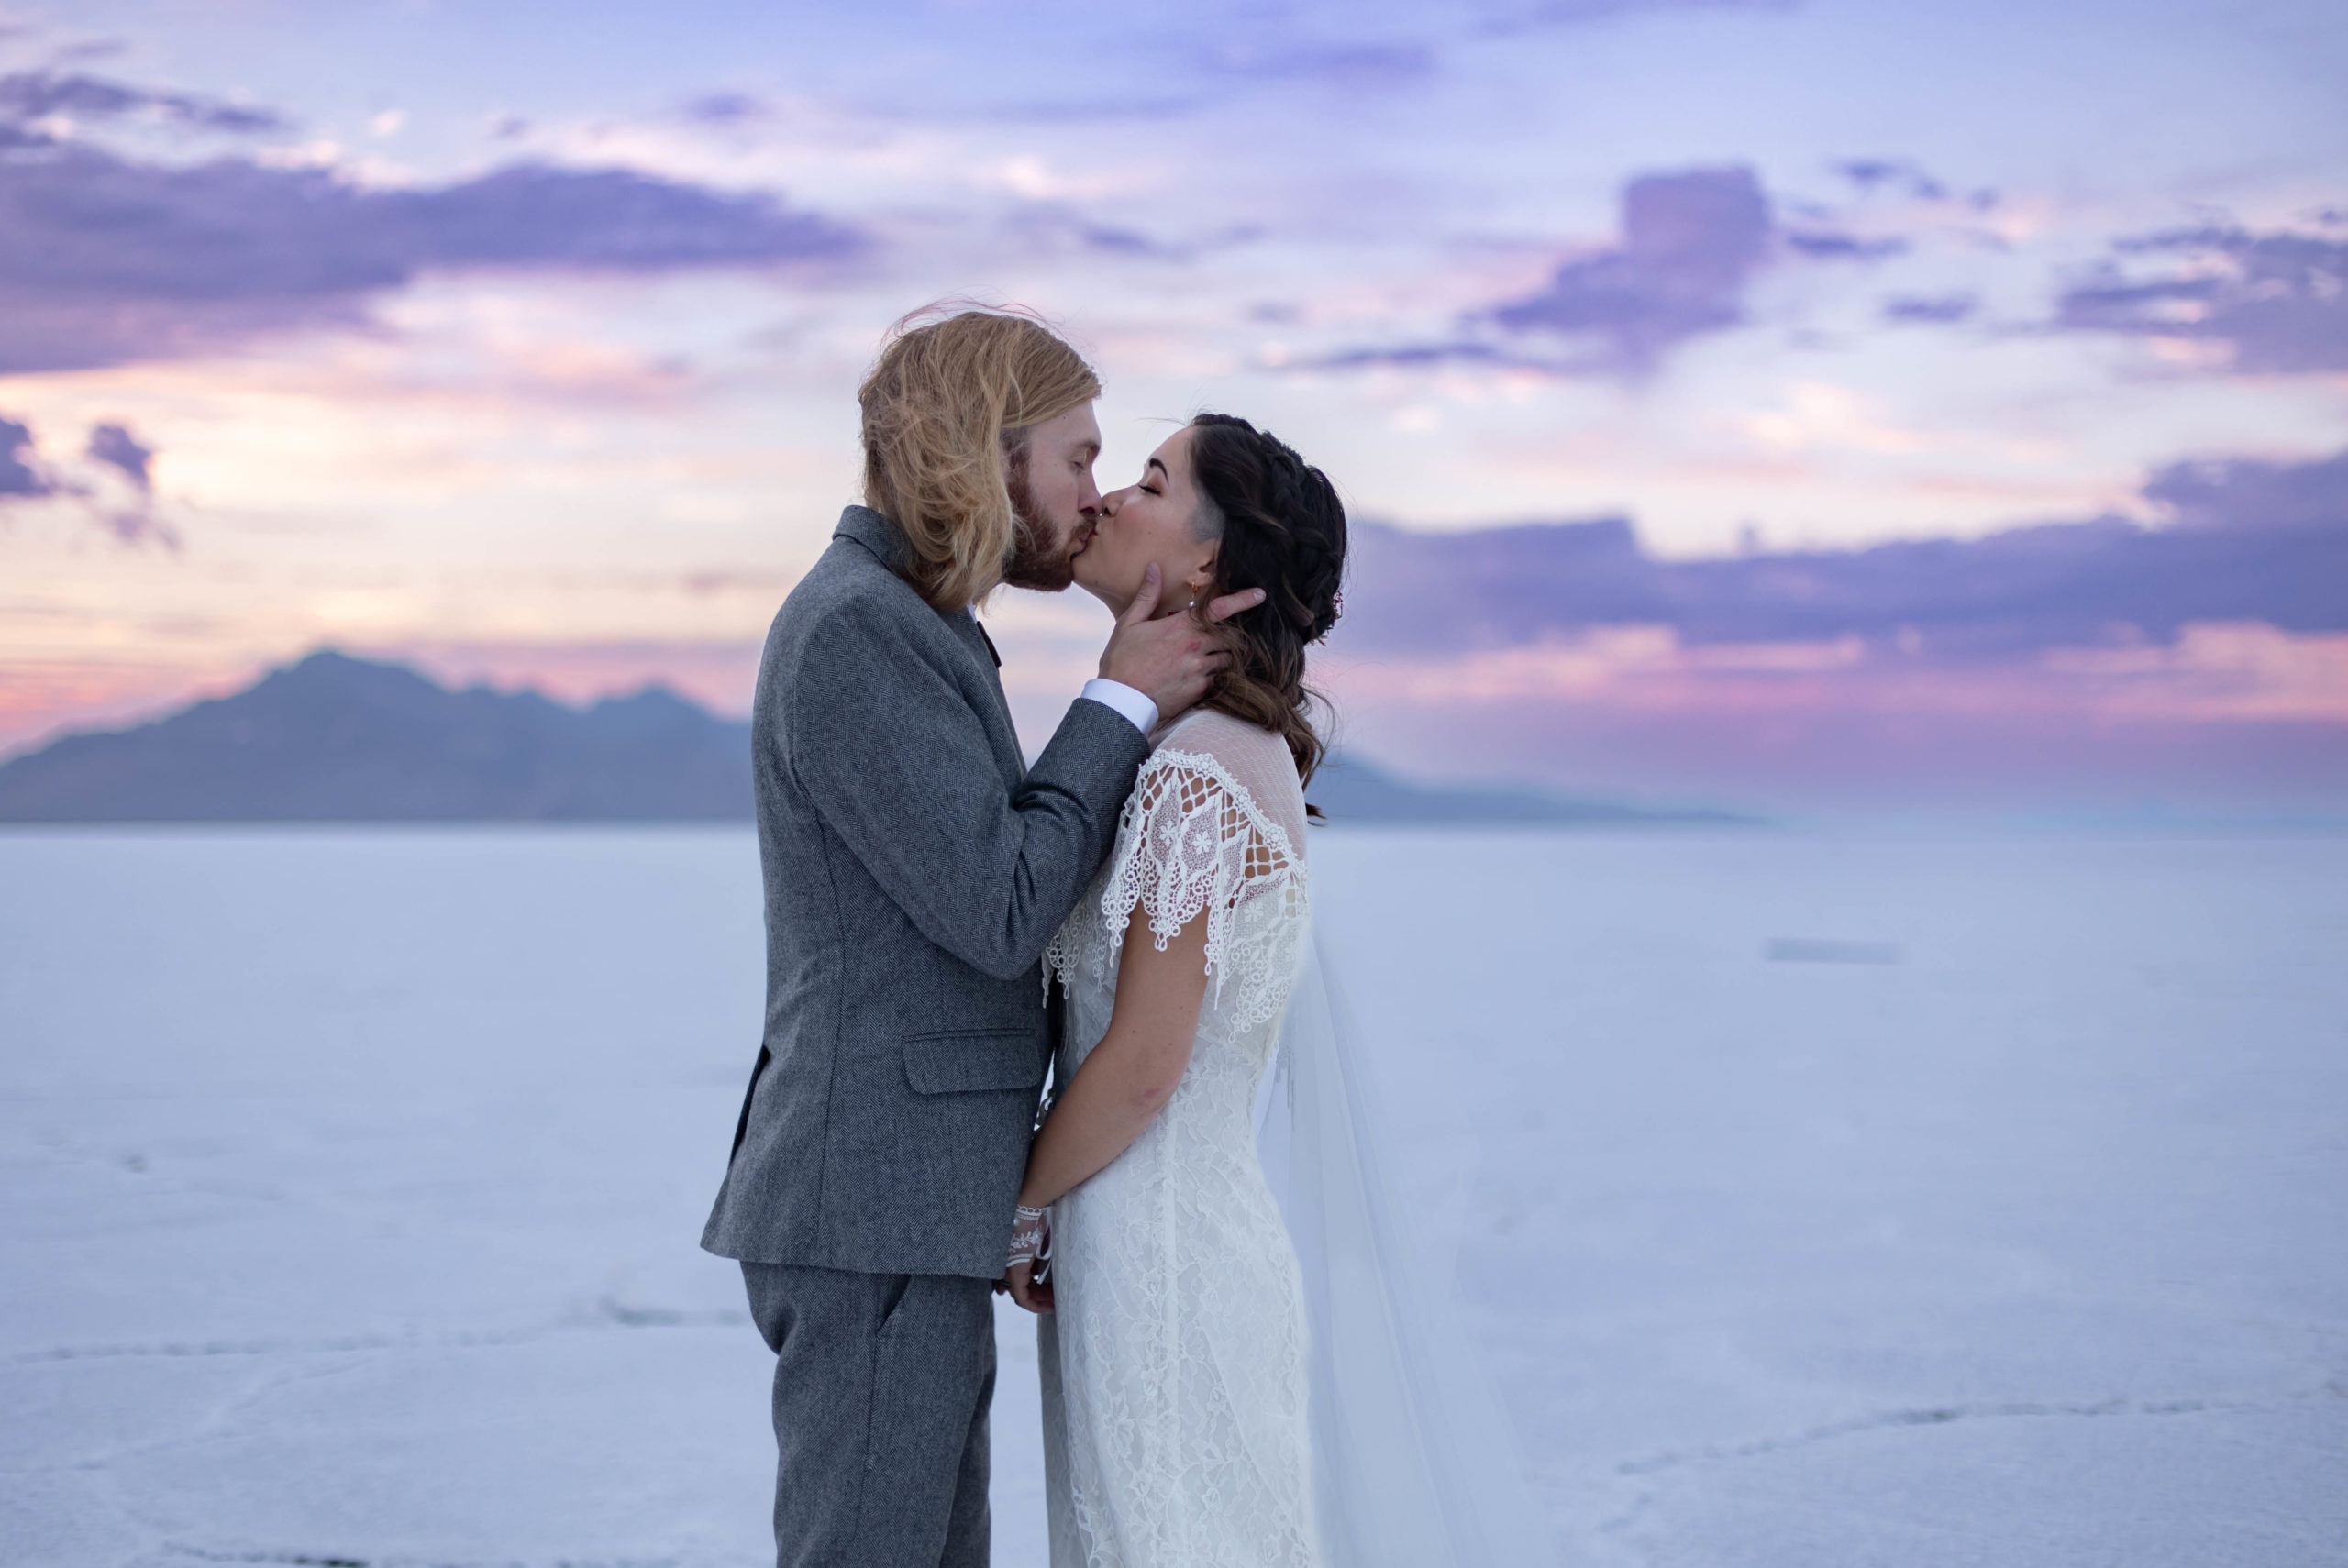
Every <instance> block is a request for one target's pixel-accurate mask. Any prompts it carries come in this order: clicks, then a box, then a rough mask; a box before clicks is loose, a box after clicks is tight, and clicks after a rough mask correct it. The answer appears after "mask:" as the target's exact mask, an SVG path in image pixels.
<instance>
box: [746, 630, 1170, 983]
mask: <svg viewBox="0 0 2348 1568" xmlns="http://www.w3.org/2000/svg"><path fill="white" fill-rule="evenodd" d="M915 630H916V628H915V627H914V626H912V625H908V624H905V623H904V622H903V620H902V619H900V618H899V617H898V616H896V615H894V614H892V613H891V609H890V607H889V606H886V605H884V604H876V603H873V602H869V601H864V602H850V603H847V604H843V605H840V606H838V607H836V609H835V610H834V611H833V612H832V613H830V614H829V615H827V616H826V617H825V620H824V622H823V624H820V625H817V626H815V627H814V628H811V630H810V633H809V637H808V642H807V645H806V655H805V659H804V662H803V664H802V666H801V670H800V679H799V680H798V682H797V683H796V684H795V686H794V688H793V690H792V691H791V692H790V693H789V695H788V697H787V698H786V699H785V700H786V701H787V702H788V703H789V710H788V713H787V723H788V725H789V742H788V744H789V751H790V761H791V767H792V773H793V775H794V777H795V778H796V779H797V781H798V783H799V785H800V787H801V788H802V789H803V790H805V791H806V792H807V795H808V797H809V799H810V800H811V801H813V802H814V807H815V809H816V811H817V812H819V813H821V815H822V817H823V819H824V822H825V824H826V825H827V826H828V827H830V828H831V830H832V831H833V832H834V833H836V834H837V835H838V836H839V837H840V839H841V840H842V841H843V842H845V843H846V845H847V847H848V850H849V852H850V853H852V854H853V855H855V856H856V857H857V859H858V862H859V863H860V864H862V866H863V867H864V868H865V869H866V871H868V872H869V873H870V875H871V877H872V878H873V880H874V881H876V882H878V883H879V884H880V885H881V889H882V890H883V891H885V892H886V893H887V894H888V895H889V897H890V898H891V899H892V900H894V901H895V902H896V904H897V905H898V907H899V908H901V909H903V911H905V914H906V916H907V917H908V918H909V919H911V920H912V922H914V926H915V927H916V928H917V929H918V930H919V931H920V932H921V933H922V934H923V935H924V936H925V937H927V938H928V939H929V940H930V941H932V942H934V943H936V944H937V945H938V946H940V947H942V948H944V949H946V950H947V952H949V953H951V954H953V955H955V956H956V957H958V958H960V959H961V960H963V961H964V962H965V963H968V964H969V965H972V966H975V967H977V968H979V969H981V970H984V971H985V972H986V973H988V974H991V975H995V976H999V977H1003V978H1006V979H1007V978H1011V977H1015V976H1017V975H1019V974H1021V973H1023V972H1024V971H1027V970H1031V969H1033V968H1035V967H1036V965H1037V963H1038V962H1040V961H1041V959H1042V957H1043V953H1044V948H1045V947H1046V945H1047V944H1049V943H1050V941H1051V939H1052V936H1053V934H1054V933H1056V932H1058V930H1059V927H1060V922H1062V921H1064V920H1066V919H1067V918H1068V913H1069V910H1071V909H1073V908H1074V907H1075V906H1076V900H1077V899H1078V897H1079V896H1080V894H1081V893H1082V892H1083V890H1084V889H1085V887H1086V885H1087V884H1088V883H1089V882H1090V881H1091V878H1092V874H1093V872H1094V871H1095V870H1097V869H1098V868H1099V867H1100V865H1101V862H1102V860H1103V859H1105V858H1106V857H1107V856H1108V853H1109V848H1110V846H1111V845H1112V844H1113V842H1114V841H1115V837H1116V831H1117V816H1118V812H1119V810H1120V809H1121V808H1122V806H1123V805H1124V799H1125V796H1126V795H1127V793H1129V792H1130V791H1131V790H1132V789H1133V782H1134V774H1135V769H1137V768H1138V767H1140V765H1141V763H1142V761H1143V759H1144V758H1145V757H1146V756H1148V754H1149V743H1148V741H1147V739H1146V737H1144V736H1143V735H1142V734H1141V733H1140V732H1139V731H1137V730H1136V729H1135V728H1134V726H1133V724H1132V723H1130V722H1129V721H1128V720H1126V719H1124V717H1122V716H1121V715H1119V714H1118V713H1117V712H1114V711H1113V710H1112V709H1110V708H1108V707H1105V706H1103V705H1102V704H1101V703H1099V702H1091V701H1077V702H1076V703H1074V704H1073V705H1071V707H1070V709H1069V715H1068V717H1067V718H1066V719H1065V720H1063V721H1062V722H1061V723H1060V727H1059V730H1058V733H1057V734H1054V735H1053V736H1052V741H1051V744H1050V745H1047V747H1045V749H1044V754H1043V755H1042V756H1040V757H1038V758H1036V765H1035V766H1034V767H1031V768H1030V769H1028V772H1027V776H1026V778H1025V779H1024V781H1023V782H1022V783H1021V784H1020V785H1019V786H1018V788H1017V789H1016V790H1006V789H1005V788H1004V785H1003V778H1002V771H1001V768H1000V765H999V764H998V763H997V762H996V760H995V756H994V752H993V750H992V748H991V746H990V745H989V744H988V740H987V732H986V726H985V723H984V722H983V721H982V720H981V719H980V715H979V713H978V712H977V710H975V709H974V708H973V707H972V706H971V702H970V697H969V693H968V692H967V691H966V690H964V688H963V687H962V685H960V684H959V683H958V681H957V679H955V675H954V672H952V671H951V670H949V669H948V668H945V667H944V666H943V665H941V664H939V663H937V662H936V660H935V657H934V653H933V651H932V650H927V649H925V648H923V647H922V646H919V645H918V644H917V643H916V641H915V639H914V635H913V634H914V631H915Z"/></svg>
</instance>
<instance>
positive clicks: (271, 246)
mask: <svg viewBox="0 0 2348 1568" xmlns="http://www.w3.org/2000/svg"><path fill="white" fill-rule="evenodd" d="M862 244H863V240H862V237H860V236H859V235H858V233H857V232H855V231H854V230H851V229H848V228H847V227H844V226H840V225H838V224H835V223H833V222H831V221H829V220H827V219H825V218H821V217H817V216H815V215H811V214H807V213H803V212H799V211H797V210H794V209H792V208H790V207H787V206H785V205H784V204H781V202H779V201H777V200H776V199H775V198H773V197H771V196H769V195H765V194H733V193H721V192H716V191H711V190H706V189H703V188H702V187H700V186H696V185H690V184H684V183H681V182H674V181H669V180H661V179H657V178H654V177H651V176H648V175H644V174H638V173H634V172H632V171H624V170H613V169H602V170H572V169H560V168H555V167H551V166H548V165H543V164H522V165H517V166H515V167H512V168H507V169H504V170H500V171H496V172H494V173H492V174H488V175H485V176H482V178H479V179H475V180H470V181H466V182H461V183H459V184H454V185H446V186H442V187H439V188H437V189H425V190H410V191H382V190H370V189H365V188H362V187H360V186H355V185H351V184H349V183H346V182H343V181H341V180H339V179H337V178H336V177H334V176H333V175H330V174H327V173H324V172H320V171H300V170H284V169H273V168H267V167H264V166H262V165H260V164H257V163H254V162H251V161H249V160H242V159H221V160H216V161H213V162H209V163H204V164H198V165H194V166H172V165H164V164H156V163H144V162H138V161H134V160H129V159H127V158H124V157H121V156H118V155H116V154H115V153H113V152H110V151H107V150H105V149H100V148H95V147H90V146H83V145H79V144H67V143H62V142H57V141H53V140H50V139H48V138H44V137H41V136H39V135H38V134H34V133H31V132H27V133H26V135H25V138H24V139H20V140H19V142H18V144H17V147H16V148H15V149H14V150H13V151H12V152H11V153H10V155H9V156H7V157H6V158H0V374H4V373H17V372H24V371H34V370H81V369H89V368H93V367H97V366H104V365H116V364H125V363H132V362H137V361H140V360H149V359H171V358H175V357H181V356H184V355H188V354H194V353H203V352H207V351H212V350H216V349H219V348H227V347H233V346H235V345H236V344H238V343H240V342H242V341H245V340H247V339H249V338H251V337H257V336H260V335H262V334H265V333H269V332H273V331H278V330H282V329H286V328H292V327H303V326H322V325H347V324H355V323H358V322H360V321H361V320H362V319H363V318H364V313H365V306H366V304H367V301H368V300H369V298H370V297H371V295H373V294H375V293H380V292H382V291H384V290H387V289H392V288H396V287H398V286H399V285H401V284H403V283H405V282H408V281H409V280H410V279H412V278H414V277H415V276H416V275H417V274H418V273H420V272H422V271H426V270H427V269H431V268H516V269H519V268H543V269H564V268H570V269H590V270H601V271H637V272H657V271H673V270H679V269H686V268H697V267H716V266H775V265H781V264H788V263H793V262H804V261H814V260H825V259H837V258H842V257H846V256H848V255H850V254H852V253H854V252H855V251H856V250H857V249H858V248H860V246H861V245H862Z"/></svg>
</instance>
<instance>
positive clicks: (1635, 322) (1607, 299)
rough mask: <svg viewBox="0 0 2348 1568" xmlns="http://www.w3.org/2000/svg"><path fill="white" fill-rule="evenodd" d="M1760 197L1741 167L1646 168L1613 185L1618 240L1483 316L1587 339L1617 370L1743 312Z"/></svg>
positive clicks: (1755, 253) (1758, 237)
mask: <svg viewBox="0 0 2348 1568" xmlns="http://www.w3.org/2000/svg"><path fill="white" fill-rule="evenodd" d="M1770 230H1771V223H1770V217H1769V200H1768V198H1767V196H1766V195H1764V194H1763V193H1762V191H1761V182H1760V181H1759V180H1757V179H1755V177H1754V173H1753V171H1752V170H1750V169H1744V168H1732V169H1696V170H1690V171H1687V172H1685V173H1679V174H1649V175H1645V176H1644V177H1642V178H1640V179H1636V180H1634V181H1632V182H1630V184H1628V185H1627V186H1625V187H1624V188H1623V239H1622V243H1621V244H1619V245H1615V246H1611V247H1609V248H1606V249H1604V250H1601V251H1599V252H1597V253H1596V254H1594V255H1589V256H1583V257H1578V258H1577V259H1573V260H1570V261H1567V262H1566V263H1565V264H1564V265H1562V266H1560V267H1559V268H1558V269H1557V270H1556V272H1555V273H1554V274H1552V275H1551V277H1550V279H1549V282H1548V284H1547V286H1546V287H1545V288H1543V289H1542V290H1540V291H1539V292H1538V293H1534V294H1531V295H1528V296H1527V297H1525V298H1523V299H1521V300H1517V301H1514V302H1513V303H1512V304H1504V305H1501V307H1499V308H1498V309H1497V310H1494V311H1493V312H1492V313H1491V319H1492V320H1494V321H1495V322H1497V323H1498V324H1499V325H1500V326H1502V327H1504V328H1506V329H1508V330H1509V331H1512V332H1517V333H1543V334H1556V335H1559V336H1563V337H1578V338H1583V339H1586V340H1589V341H1593V342H1594V343H1596V344H1597V345H1598V346H1599V351H1600V357H1601V358H1602V359H1604V360H1605V361H1606V362H1607V363H1609V364H1611V366H1613V367H1615V368H1618V369H1622V370H1634V371H1635V370H1647V369H1650V368H1652V367H1653V365H1654V364H1655V362H1656V359H1658V358H1659V357H1660V356H1661V355H1662V354H1663V352H1664V351H1665V350H1666V349H1667V348H1671V347H1672V346H1673V345H1674V344H1677V343H1679V342H1682V341H1684V340H1686V339H1688V338H1690V337H1697V336H1699V335H1700V334H1703V333H1708V332H1718V331H1720V330H1722V328H1724V327H1730V326H1737V325H1738V324H1740V323H1741V322H1743V321H1744V286H1745V284H1746V282H1748V281H1750V280H1751V278H1752V276H1753V274H1754V273H1755V272H1756V271H1759V270H1760V267H1761V264H1762V262H1763V260H1764V259H1766V258H1767V255H1768V246H1769V237H1770Z"/></svg>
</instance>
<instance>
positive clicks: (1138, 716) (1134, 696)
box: [1077, 676, 1157, 734]
mask: <svg viewBox="0 0 2348 1568" xmlns="http://www.w3.org/2000/svg"><path fill="white" fill-rule="evenodd" d="M1077 695H1078V696H1079V697H1084V698H1089V699H1091V701H1095V702H1098V703H1100V704H1101V705H1102V707H1104V708H1113V709H1115V710H1116V711H1117V712H1120V713H1122V714H1124V717H1125V720H1126V722H1127V723H1130V724H1132V725H1133V727H1134V728H1135V729H1137V730H1139V731H1140V732H1141V733H1142V734H1149V732H1150V731H1152V730H1154V729H1156V728H1157V703H1155V702H1153V701H1150V700H1149V699H1148V698H1146V697H1145V696H1143V695H1142V694H1141V693H1140V692H1138V691H1136V690H1134V689H1133V688H1132V687H1130V686H1128V685H1126V684H1125V683H1124V681H1122V680H1103V679H1100V678H1099V677H1098V676H1095V677H1094V678H1093V679H1091V680H1088V681H1086V682H1085V683H1084V690H1081V691H1080V692H1078V693H1077Z"/></svg>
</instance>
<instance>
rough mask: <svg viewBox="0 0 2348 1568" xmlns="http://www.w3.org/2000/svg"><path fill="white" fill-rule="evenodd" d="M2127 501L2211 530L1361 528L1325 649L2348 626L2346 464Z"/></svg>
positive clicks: (2201, 484)
mask: <svg viewBox="0 0 2348 1568" xmlns="http://www.w3.org/2000/svg"><path fill="white" fill-rule="evenodd" d="M2145 494H2146V495H2147V496H2148V497H2149V498H2150V499H2153V500H2154V501H2156V502H2160V503H2162V504H2163V505H2165V506H2166V507H2168V508H2169V509H2170V510H2171V511H2172V512H2173V513H2175V514H2176V517H2177V519H2178V521H2179V523H2180V524H2193V525H2205V524H2221V525H2223V526H2176V527H2163V528H2146V527H2143V526H2140V525H2136V524H2133V523H2130V522H2126V521H2123V520H2121V519H2118V518H2099V519H2093V520H2088V521H2082V522H2076V523H2056V524H2046V525H2037V526H2032V527H2022V528H2015V529H2010V530H2008V531H2006V532H2004V533H2000V534H1995V535H1991V536H1988V537H1986V538H1981V539H1973V540H1955V539H1939V540H1925V541H1911V542H1903V543H1899V544H1889V545H1879V546H1876V547H1871V548H1866V549H1857V550H1812V551H1802V552H1789V553H1786V554H1763V555H1751V556H1737V557H1723V558H1711V559H1700V560H1678V561H1673V560H1657V559H1656V558H1653V557H1651V556H1649V555H1647V554H1646V553H1645V551H1644V550H1643V549H1642V548H1641V547H1640V546H1639V543H1638V540H1637V537H1636V536H1635V535H1634V533H1633V531H1632V528H1631V525H1630V524H1629V523H1628V522H1626V521H1624V520H1623V519H1621V518H1607V519H1601V520H1598V521H1595V522H1585V523H1555V524H1534V525H1523V526H1519V527H1512V528H1494V529H1487V530H1482V531H1479V532H1475V533H1467V534H1411V533H1404V532H1402V531H1401V530H1398V529H1393V528H1386V527H1380V526H1379V525H1374V524H1365V525H1362V526H1361V528H1360V529H1359V531H1358V535H1357V547H1356V550H1355V554H1354V568H1353V576H1354V580H1352V581H1351V582H1349V583H1348V584H1347V588H1346V600H1347V604H1348V607H1349V609H1350V610H1351V612H1352V613H1350V614H1349V615H1348V617H1347V619H1346V626H1345V629H1343V630H1341V632H1340V634H1339V635H1341V636H1344V637H1346V638H1347V639H1348V646H1352V647H1354V648H1357V649H1376V650H1385V651H1396V652H1421V653H1448V652H1462V651H1470V650H1476V649H1489V648H1501V647H1514V646H1525V645H1528V644H1534V643H1538V642H1540V641H1541V640H1543V638H1545V637H1546V636H1549V635H1555V634H1558V633H1570V632H1575V631H1578V630H1583V629H1587V628H1589V627H1593V626H1603V625H1623V624H1648V625H1655V624H1661V625H1668V626H1671V627H1672V628H1674V629H1675V630H1676V631H1677V632H1678V635H1679V636H1680V637H1681V639H1682V640H1683V641H1684V642H1687V643H1689V644H1722V643H1783V642H1823V641H1831V640H1833V639H1835V638H1839V637H1844V636H1856V637H1859V638H1862V639H1864V640H1865V641H1866V642H1867V643H1868V644H1869V645H1871V646H1877V647H1878V648H1880V649H1883V650H1886V651H1887V652H1888V653H1891V654H1895V655H1899V656H1909V657H1914V656H1919V655H1937V656H1942V657H1960V658H1979V657H2006V656H2010V655H2012V654H2017V653H2027V652H2032V651H2035V650H2038V649H2043V648H2049V647H2095V646H2108V645H2110V644H2111V643H2112V642H2113V641H2114V640H2115V639H2118V640H2122V641H2124V640H2129V639H2143V640H2148V641H2153V642H2159V643H2168V642H2172V641H2174V640H2175V638H2176V635H2177V633H2178V632H2179V631H2180V630H2181V629H2182V628H2183V627H2184V626H2185V625H2187V624H2190V623H2192V622H2196V621H2263V622H2265V623H2267V624H2270V625H2273V626H2276V627H2278V628H2280V629H2282V630H2285V631H2290V632H2338V631H2348V453H2343V454H2342V455H2341V456H2339V457H2335V458H2328V459H2325V460H2323V461H2320V462H2314V463H2304V464H2274V463H2261V462H2236V463H2206V464H2193V465H2182V466H2179V467H2176V468H2170V469H2163V470H2161V471H2160V473H2158V474H2157V475H2155V476H2154V478H2153V480H2151V481H2150V482H2149V483H2148V484H2147V486H2146V487H2145ZM2254 524H2256V525H2262V526H2252V525H2254Z"/></svg>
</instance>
